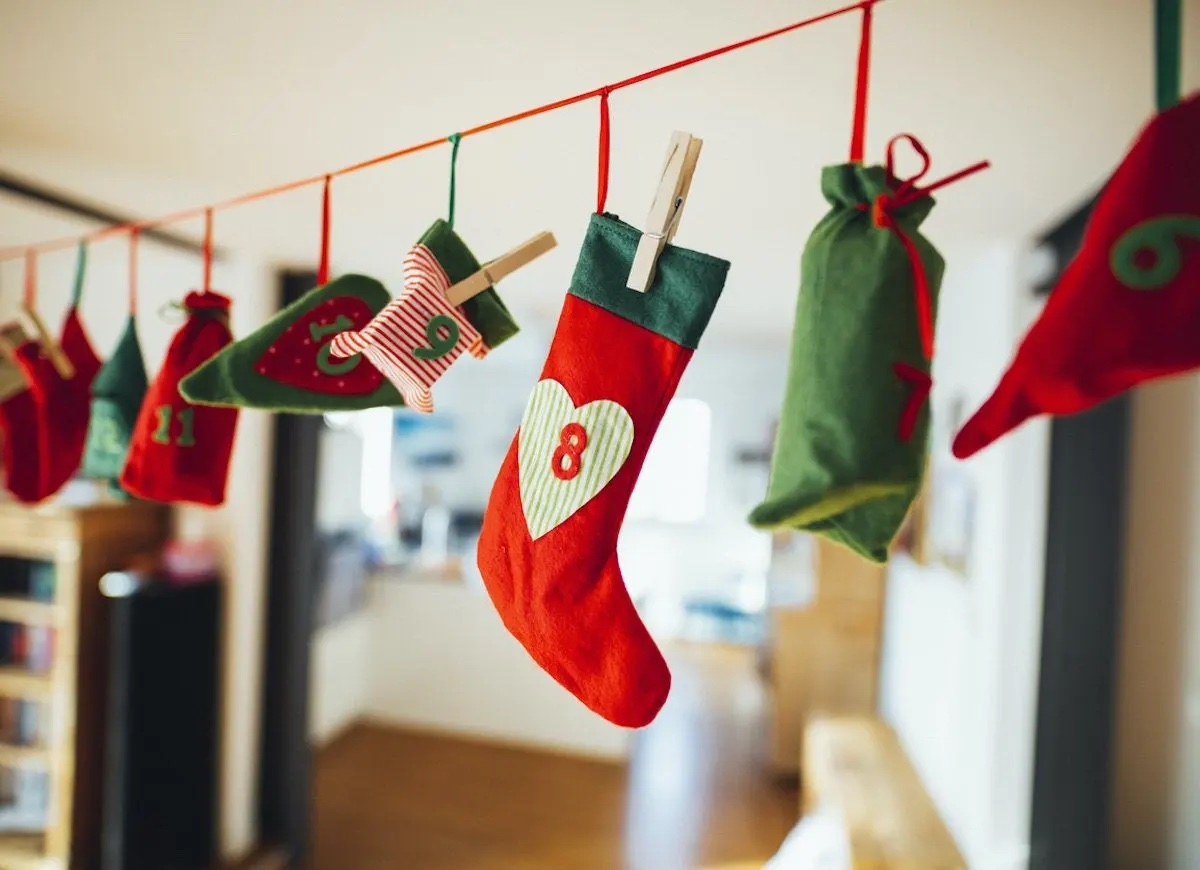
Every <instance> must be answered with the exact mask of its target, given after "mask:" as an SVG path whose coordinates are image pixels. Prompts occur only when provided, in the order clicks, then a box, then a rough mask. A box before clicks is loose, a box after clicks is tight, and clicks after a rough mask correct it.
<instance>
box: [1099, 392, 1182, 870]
mask: <svg viewBox="0 0 1200 870" xmlns="http://www.w3.org/2000/svg"><path fill="white" fill-rule="evenodd" d="M1129 487H1130V490H1129V505H1128V515H1127V520H1126V553H1125V585H1124V589H1123V594H1122V599H1123V600H1122V622H1121V636H1120V648H1119V660H1118V694H1117V710H1116V729H1115V742H1116V747H1115V752H1114V771H1113V791H1112V794H1113V807H1112V813H1113V837H1112V847H1113V854H1114V858H1115V863H1114V866H1115V867H1117V868H1120V870H1124V868H1142V867H1161V868H1171V870H1194V868H1196V867H1200V827H1198V825H1197V820H1198V819H1200V377H1198V376H1192V377H1188V378H1180V379H1175V380H1172V381H1166V382H1160V383H1156V384H1152V385H1150V386H1147V387H1144V388H1142V389H1140V390H1139V391H1138V392H1137V393H1136V394H1135V396H1134V402H1133V432H1132V444H1131V450H1130V468H1129Z"/></svg>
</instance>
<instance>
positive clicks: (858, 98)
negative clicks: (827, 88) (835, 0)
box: [850, 3, 875, 163]
mask: <svg viewBox="0 0 1200 870" xmlns="http://www.w3.org/2000/svg"><path fill="white" fill-rule="evenodd" d="M874 8H875V7H874V4H873V3H867V4H866V5H865V6H863V15H862V31H861V33H860V35H859V42H858V73H857V75H856V76H855V82H854V126H853V128H852V129H851V132H850V162H851V163H862V162H863V152H864V150H865V148H866V140H867V88H868V85H869V78H870V72H871V11H872V9H874Z"/></svg>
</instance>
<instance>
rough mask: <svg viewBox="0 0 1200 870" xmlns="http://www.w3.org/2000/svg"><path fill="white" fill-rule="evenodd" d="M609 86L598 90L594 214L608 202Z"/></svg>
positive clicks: (601, 209) (599, 212)
mask: <svg viewBox="0 0 1200 870" xmlns="http://www.w3.org/2000/svg"><path fill="white" fill-rule="evenodd" d="M608 93H609V88H601V90H600V146H599V154H598V166H597V168H596V214H604V206H605V203H607V202H608V161H609V150H610V142H611V134H610V132H609V117H608Z"/></svg>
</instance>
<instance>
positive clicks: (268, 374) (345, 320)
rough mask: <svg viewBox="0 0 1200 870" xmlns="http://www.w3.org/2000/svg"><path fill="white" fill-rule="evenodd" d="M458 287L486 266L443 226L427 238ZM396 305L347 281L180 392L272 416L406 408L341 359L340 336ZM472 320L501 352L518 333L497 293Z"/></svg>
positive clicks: (354, 363) (300, 306) (371, 284)
mask: <svg viewBox="0 0 1200 870" xmlns="http://www.w3.org/2000/svg"><path fill="white" fill-rule="evenodd" d="M419 244H422V245H425V246H426V247H427V248H428V249H429V251H430V253H432V254H433V255H434V257H435V258H436V259H437V261H438V263H439V264H441V266H442V268H443V269H445V271H446V274H447V276H448V277H449V279H450V283H451V284H454V283H456V282H458V281H461V280H463V279H464V278H466V277H468V276H469V275H472V274H473V273H475V272H477V271H479V261H478V260H476V259H475V256H474V255H473V254H472V253H471V251H470V249H469V248H468V247H467V246H466V244H464V242H463V240H462V239H461V238H459V236H458V234H457V233H455V232H454V230H453V229H451V228H450V225H449V224H447V223H446V222H445V221H444V220H437V221H435V222H434V223H433V226H431V227H430V228H429V229H428V230H427V231H426V232H425V234H424V235H423V236H422V237H421V239H420V241H419ZM391 301H392V297H391V295H390V294H389V293H388V291H387V289H386V288H385V287H384V286H383V285H382V284H380V283H379V282H378V281H376V280H375V279H374V278H368V277H366V276H364V275H345V276H342V277H341V278H337V279H335V280H333V281H330V282H329V283H328V284H325V285H324V286H322V287H317V288H315V289H314V290H311V291H310V292H308V293H306V294H305V295H304V296H303V297H301V298H300V299H298V300H296V301H295V302H293V303H292V304H291V305H289V306H287V307H286V308H284V309H283V310H282V311H280V312H279V313H278V314H276V315H275V316H274V317H273V318H272V319H271V320H269V321H267V323H265V324H264V325H263V326H261V327H259V328H258V329H257V330H255V331H254V332H253V333H251V334H250V335H248V336H246V337H245V338H243V339H241V340H240V341H236V342H234V343H233V344H230V345H228V346H227V347H225V348H224V349H223V350H221V351H220V352H219V353H217V354H216V355H214V356H213V357H212V358H211V359H209V360H208V362H206V363H204V364H203V365H201V366H200V367H198V368H197V369H196V370H195V371H194V372H192V374H190V375H188V376H187V377H186V378H184V379H183V380H182V381H181V382H180V384H179V391H180V393H182V394H183V397H184V398H185V399H187V400H188V401H189V402H192V403H193V404H197V405H219V406H242V407H248V408H266V409H269V410H274V411H284V412H291V413H297V414H319V413H322V412H325V411H357V410H362V409H364V408H376V407H381V406H382V407H386V406H399V405H403V404H404V399H403V398H402V397H401V396H400V393H399V392H398V391H397V390H396V388H395V387H394V386H392V384H391V382H390V381H388V380H387V379H386V378H385V377H384V376H383V375H382V374H380V372H379V371H378V370H376V369H375V368H374V366H372V365H371V364H370V363H369V362H367V360H366V359H364V358H363V357H362V356H361V355H355V356H352V357H349V358H348V359H344V360H343V359H335V358H333V357H332V356H331V355H330V353H329V343H330V341H332V339H333V336H335V335H337V334H338V333H339V332H344V331H347V330H358V329H362V328H363V327H365V326H366V325H367V324H368V323H369V322H370V321H371V319H372V318H373V317H374V316H375V315H376V314H378V313H379V312H380V311H381V310H382V309H383V308H384V306H386V305H387V304H388V303H389V302H391ZM463 310H464V311H465V312H466V315H467V319H468V320H470V321H471V323H472V324H473V325H474V326H475V327H476V329H478V330H479V332H480V334H481V335H482V337H483V340H484V342H485V343H487V345H488V347H491V348H494V347H496V346H497V345H500V344H502V343H504V342H505V341H507V340H508V339H509V338H511V337H512V336H514V335H516V333H517V330H518V327H517V324H516V322H515V321H514V320H513V319H512V316H511V315H510V314H509V313H508V309H507V308H506V307H505V306H504V303H503V302H502V301H500V296H499V295H498V294H497V293H496V290H495V288H491V287H489V288H488V289H487V290H485V291H483V292H482V293H480V294H479V295H477V296H475V297H473V298H472V299H469V300H467V301H466V302H465V303H464V304H463Z"/></svg>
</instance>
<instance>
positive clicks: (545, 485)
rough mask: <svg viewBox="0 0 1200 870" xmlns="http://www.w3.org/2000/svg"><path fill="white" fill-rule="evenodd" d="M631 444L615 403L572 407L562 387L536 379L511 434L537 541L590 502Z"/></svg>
mask: <svg viewBox="0 0 1200 870" xmlns="http://www.w3.org/2000/svg"><path fill="white" fill-rule="evenodd" d="M632 447H633V419H632V418H631V417H630V416H629V412H628V411H626V410H625V409H624V408H622V407H621V406H620V405H619V404H617V403H616V402H612V401H609V400H608V399H599V400H597V401H595V402H588V403H587V404H586V405H584V406H583V407H580V408H576V407H575V403H574V402H573V401H571V396H570V394H569V393H568V392H567V389H566V387H564V386H563V385H562V384H560V383H559V382H558V381H555V380H549V379H548V380H544V381H538V385H537V386H536V387H534V388H533V395H532V396H530V397H529V405H528V406H527V407H526V408H525V416H524V417H522V418H521V429H520V432H519V433H518V434H517V465H518V470H519V471H518V473H519V482H520V489H521V507H522V508H523V509H524V510H525V524H526V525H527V526H528V527H529V536H530V537H531V538H532V539H533V540H535V541H536V540H537V539H538V538H540V537H541V536H542V535H544V534H546V533H547V532H549V531H550V530H551V529H553V528H554V527H555V526H558V525H560V524H561V523H563V522H566V520H567V519H568V518H569V517H570V516H571V515H572V514H573V513H575V511H577V510H579V509H580V508H581V507H583V506H584V505H585V504H587V503H588V502H589V501H591V500H592V499H593V498H594V497H595V496H596V494H597V493H599V492H600V490H602V489H604V487H605V486H606V485H607V484H608V482H609V481H610V480H612V479H613V476H614V475H616V473H617V471H619V470H620V468H621V466H622V465H624V464H625V460H626V459H627V458H628V457H629V451H630V449H631V448H632Z"/></svg>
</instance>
